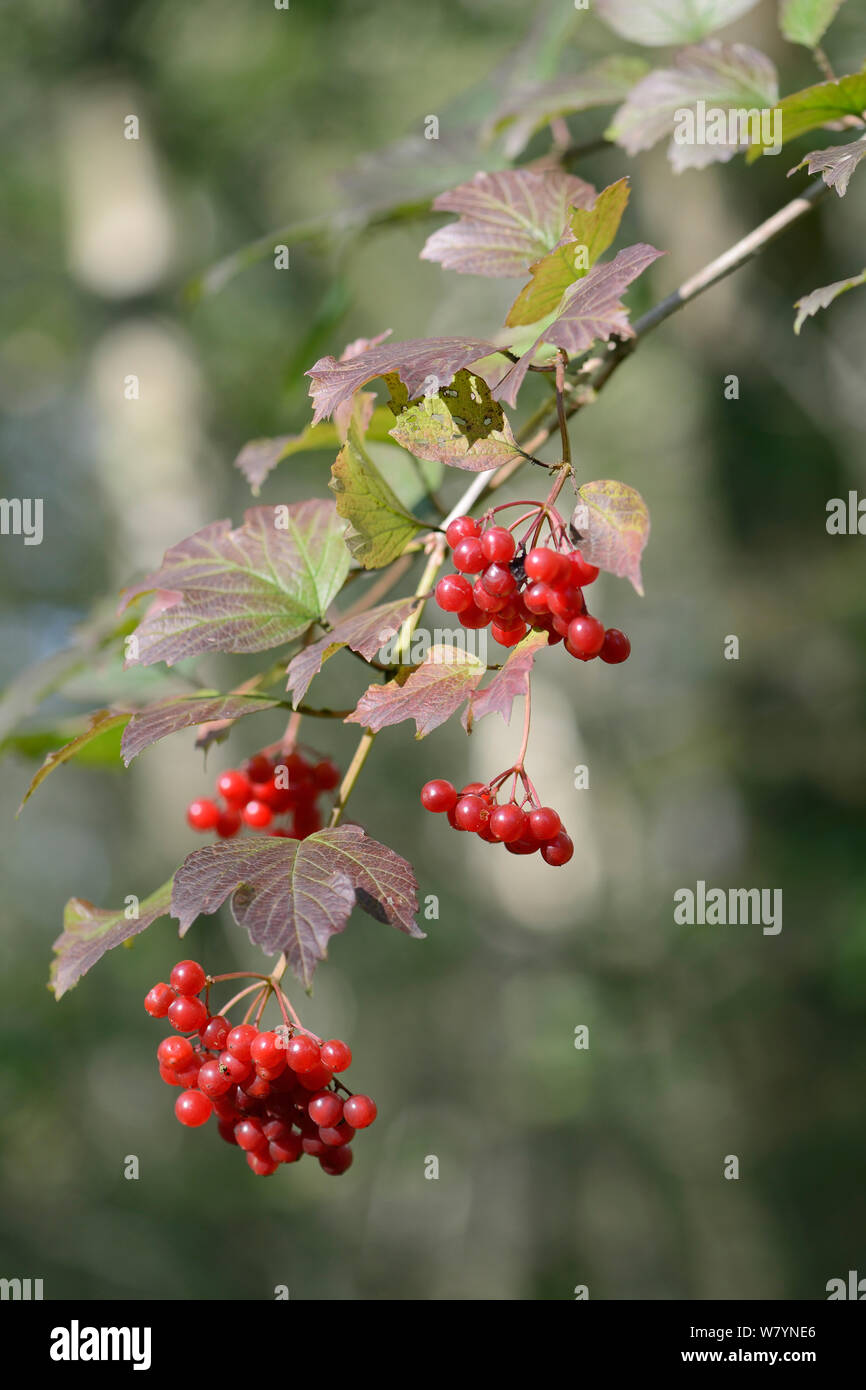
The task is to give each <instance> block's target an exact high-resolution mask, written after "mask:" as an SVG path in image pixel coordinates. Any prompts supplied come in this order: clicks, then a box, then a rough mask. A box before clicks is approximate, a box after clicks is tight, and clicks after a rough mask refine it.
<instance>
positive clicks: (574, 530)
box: [570, 479, 650, 595]
mask: <svg viewBox="0 0 866 1390" xmlns="http://www.w3.org/2000/svg"><path fill="white" fill-rule="evenodd" d="M577 492H578V497H579V498H580V501H579V502H578V504H577V506H576V507H575V509H574V511H573V513H572V516H571V525H570V532H571V536H572V539H573V540H574V543H575V545H577V546H579V547H580V551H581V554H582V555H583V557H584V559H585V560H588V561H589V563H590V564H591V565H598V567H599V569H603V570H606V571H607V572H608V573H609V574H616V575H620V576H621V577H623V578H625V579H629V580H631V582H632V584H633V585H634V587H635V589H636V590H637V592H638V593H639V594H641V595H642V594H643V585H642V583H641V574H640V560H641V555H642V554H643V550H644V546H645V545H646V543H647V541H648V540H649V533H650V517H649V511H648V509H647V505H646V503H645V502H644V500H643V498H642V497H641V495H640V493H639V492H635V490H634V488H633V487H629V486H628V484H627V483H617V482H613V481H612V480H611V479H604V480H602V481H600V482H595V483H584V484H583V485H582V486H581V487H579V488H578V490H577Z"/></svg>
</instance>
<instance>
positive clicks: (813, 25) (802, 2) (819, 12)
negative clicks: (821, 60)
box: [779, 0, 843, 48]
mask: <svg viewBox="0 0 866 1390" xmlns="http://www.w3.org/2000/svg"><path fill="white" fill-rule="evenodd" d="M842 4H843V0H779V28H780V29H781V30H782V33H783V34H784V36H785V38H786V39H788V40H789V41H790V42H791V43H802V44H804V45H805V47H806V48H815V47H816V45H817V44H818V43H819V42H820V41H821V39H822V38H823V36H824V34H825V33H826V31H827V30H828V29H829V27H830V25H831V24H832V23H833V20H834V19H835V18H836V15H837V14H838V12H839V10H840V9H841V7H842Z"/></svg>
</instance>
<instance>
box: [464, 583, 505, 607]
mask: <svg viewBox="0 0 866 1390" xmlns="http://www.w3.org/2000/svg"><path fill="white" fill-rule="evenodd" d="M472 602H473V603H474V604H475V607H476V608H480V610H481V612H482V613H499V612H500V611H501V610H502V609H503V608H504V607H505V605H506V604H507V603H508V599H507V598H506V597H505V596H504V595H501V596H500V595H497V594H489V593H488V592H487V590H486V589H485V587H484V578H483V576H482V578H481V579H476V581H475V583H474V584H473V585H472Z"/></svg>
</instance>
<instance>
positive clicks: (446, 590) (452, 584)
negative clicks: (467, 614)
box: [436, 574, 472, 613]
mask: <svg viewBox="0 0 866 1390" xmlns="http://www.w3.org/2000/svg"><path fill="white" fill-rule="evenodd" d="M436 602H437V603H438V604H439V607H440V608H442V609H443V610H444V611H445V612H446V613H459V612H461V610H462V609H464V608H468V607H469V605H470V603H471V602H472V585H471V584H470V583H469V580H468V579H467V578H466V577H465V575H462V574H446V575H443V577H442V578H441V579H440V580H439V583H438V584H437V585H436Z"/></svg>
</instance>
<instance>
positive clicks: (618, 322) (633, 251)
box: [493, 242, 664, 406]
mask: <svg viewBox="0 0 866 1390" xmlns="http://www.w3.org/2000/svg"><path fill="white" fill-rule="evenodd" d="M661 255H664V252H662V251H657V250H656V249H655V247H654V246H648V245H646V244H645V243H644V242H638V243H637V245H635V246H627V247H626V248H625V250H624V251H620V253H619V255H617V256H615V257H614V259H613V260H612V261H608V262H606V263H605V264H604V265H596V266H593V268H592V270H591V271H590V272H589V274H588V275H586V276H584V278H583V279H582V280H578V282H577V284H576V285H574V286H573V287H572V289H571V290H569V291H567V292H566V297H565V301H564V304H563V308H562V310H561V312H560V314H559V316H558V317H557V318H555V319H554V321H553V323H551V324H550V326H549V327H548V328H545V329H544V332H543V333H542V334H541V335H540V336H539V337H538V338H537V339H536V341H535V342H534V343H533V345H532V347H530V348H528V349H527V351H526V352H525V353H524V354H523V356H522V357H521V358H520V360H519V361H518V362H516V363H515V364H514V366H513V367H512V368H511V369H510V371H508V372H506V373H505V375H504V376H503V377H502V380H501V381H500V382H499V383H498V385H497V386H496V387H495V388H494V391H493V394H494V395H495V396H496V397H497V398H498V399H499V400H502V401H505V402H506V404H507V405H511V406H513V405H515V404H516V402H517V393H518V391H519V390H520V387H521V386H522V384H523V379H524V377H525V376H526V373H527V372H528V371H529V367H530V364H531V362H532V360H533V358H534V356H535V354H536V352H537V351H538V348H539V346H540V345H541V343H542V342H549V343H555V344H556V346H557V347H561V348H564V350H565V351H566V352H568V353H578V352H584V351H585V350H586V349H587V348H589V347H591V346H592V344H593V343H594V342H595V340H596V339H597V338H598V339H601V341H602V342H606V341H607V340H608V338H612V337H613V336H614V334H616V336H617V337H620V338H631V337H633V336H634V330H633V329H632V327H631V325H630V323H629V321H628V310H627V309H626V307H625V305H624V304H622V303H620V296H621V295H622V293H623V291H624V290H625V289H626V288H627V286H628V285H630V284H631V282H632V281H633V280H636V279H637V277H638V276H639V275H640V274H641V273H642V272H643V271H644V270H646V268H647V266H648V265H652V263H653V261H655V260H657V259H658V257H659V256H661Z"/></svg>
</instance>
